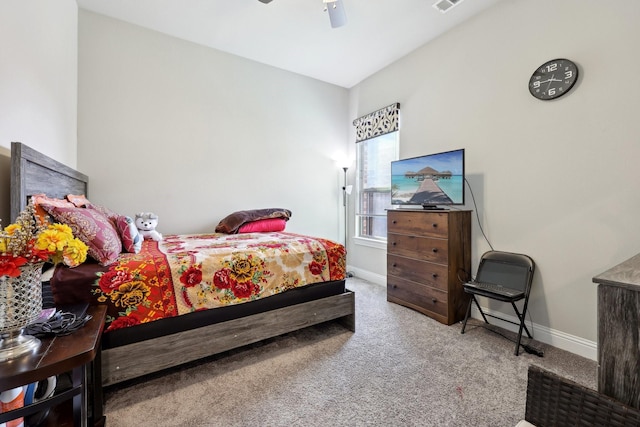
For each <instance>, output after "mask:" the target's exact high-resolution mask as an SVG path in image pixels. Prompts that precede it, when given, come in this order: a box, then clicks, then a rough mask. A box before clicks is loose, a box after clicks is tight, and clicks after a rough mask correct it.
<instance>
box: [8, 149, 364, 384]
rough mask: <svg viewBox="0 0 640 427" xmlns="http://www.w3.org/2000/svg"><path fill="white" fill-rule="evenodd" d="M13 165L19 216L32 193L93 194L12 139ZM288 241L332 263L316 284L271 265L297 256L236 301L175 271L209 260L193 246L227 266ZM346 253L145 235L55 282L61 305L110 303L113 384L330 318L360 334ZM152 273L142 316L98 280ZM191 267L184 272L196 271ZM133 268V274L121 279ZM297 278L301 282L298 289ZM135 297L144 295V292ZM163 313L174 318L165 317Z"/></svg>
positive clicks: (106, 358)
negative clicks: (112, 257)
mask: <svg viewBox="0 0 640 427" xmlns="http://www.w3.org/2000/svg"><path fill="white" fill-rule="evenodd" d="M11 169H12V171H11V218H12V219H15V218H16V216H17V215H18V213H19V212H21V211H22V210H23V209H24V208H25V207H26V205H27V203H28V200H29V197H30V196H31V195H35V194H42V193H44V194H46V195H47V196H50V197H52V198H60V199H62V198H64V197H65V196H66V195H69V194H79V195H87V196H88V177H87V176H86V175H84V174H82V173H79V172H78V171H76V170H74V169H72V168H69V167H67V166H66V165H63V164H61V163H59V162H57V161H55V160H53V159H51V158H49V157H47V156H45V155H43V154H42V153H39V152H37V151H36V150H33V149H31V148H30V147H28V146H26V145H24V144H22V143H18V142H13V143H12V145H11ZM253 239H256V240H253ZM274 242H276V243H274ZM288 242H292V243H293V242H296V243H297V244H298V245H302V246H305V245H306V246H309V247H310V248H312V250H314V251H315V252H314V255H313V260H314V261H313V262H315V261H318V262H320V263H321V264H322V263H325V264H327V265H325V267H326V268H325V269H324V270H322V272H321V271H320V268H319V267H318V271H317V272H314V273H315V274H316V276H317V277H316V278H315V279H314V280H309V279H308V278H300V277H298V276H296V277H298V279H301V280H292V276H291V274H294V275H295V274H296V273H291V274H289V275H287V274H285V275H277V274H275V273H274V271H273V270H279V269H281V267H282V265H288V264H290V263H291V260H288V261H286V262H285V261H274V262H277V263H278V264H277V265H278V266H277V267H274V266H275V265H276V264H264V265H263V264H260V266H261V267H260V268H261V269H259V271H260V274H261V276H260V283H261V284H262V283H264V284H265V286H264V288H265V289H267V288H268V289H269V291H268V292H265V294H264V295H263V297H261V298H258V295H257V294H258V291H257V290H256V289H253V290H252V289H251V288H249V289H246V288H245V289H241V290H240V292H241V293H240V295H239V296H238V298H235V296H236V295H237V294H235V293H231V292H230V289H222V290H218V289H217V290H216V291H220V292H221V293H218V294H215V296H213V295H214V294H213V293H212V292H208V291H211V290H210V289H199V288H198V289H191V288H190V286H185V283H188V282H185V281H184V280H183V278H182V276H180V274H179V273H176V270H175V269H176V265H178V268H179V264H180V262H183V263H184V260H185V259H194V257H195V258H196V259H198V258H197V257H199V256H201V255H197V254H196V255H194V253H195V252H194V251H193V248H194V247H198V248H200V247H207V248H209V249H211V250H213V251H220V250H222V251H223V252H225V251H226V253H227V255H228V256H227V261H216V262H218V263H220V262H227V264H228V263H229V262H230V261H229V256H231V255H233V256H235V257H240V258H242V260H243V262H245V263H247V262H248V261H247V259H249V260H255V255H252V253H251V252H250V251H251V250H253V249H252V248H254V247H256V246H257V247H260V250H261V251H262V252H265V253H266V252H268V250H269V249H270V248H271V247H272V246H273V247H275V248H277V249H279V252H280V253H286V250H285V249H283V248H284V246H280V245H284V244H285V243H286V244H289V243H288ZM229 245H232V246H229ZM320 253H322V254H324V255H322V256H321V255H318V254H320ZM344 257H345V252H344V247H343V246H342V245H340V244H337V243H335V242H331V241H329V240H325V239H319V238H315V237H310V236H302V235H298V234H293V233H287V232H276V233H249V234H246V235H235V234H233V235H221V234H219V233H210V234H206V235H205V234H203V235H184V236H176V235H166V236H165V239H163V240H162V241H160V242H157V241H153V240H145V241H144V243H143V246H142V250H141V251H140V252H139V253H137V254H132V253H124V252H123V253H122V254H121V255H119V256H118V258H117V260H116V261H115V262H113V263H112V264H110V265H107V266H104V265H100V264H98V263H93V262H89V261H88V262H87V263H85V264H83V265H81V266H79V267H76V268H73V269H69V268H67V267H61V266H58V267H56V269H55V271H54V272H53V274H52V277H51V288H52V292H53V294H54V297H55V301H56V304H64V305H67V304H77V303H82V302H85V301H86V302H89V303H90V304H99V303H102V304H110V307H109V308H108V313H110V314H109V316H108V324H107V325H105V332H104V334H103V337H102V384H103V386H109V385H113V384H117V383H120V382H122V381H127V380H131V379H134V378H138V377H141V376H143V375H147V374H150V373H154V372H158V371H160V370H163V369H167V368H171V367H175V366H178V365H181V364H184V363H187V362H191V361H194V360H198V359H202V358H204V357H207V356H211V355H214V354H217V353H221V352H224V351H228V350H231V349H234V348H238V347H242V346H245V345H248V344H251V343H255V342H258V341H262V340H265V339H268V338H272V337H275V336H278V335H282V334H285V333H288V332H292V331H295V330H298V329H302V328H305V327H308V326H312V325H316V324H320V323H324V322H329V321H335V322H339V323H340V324H342V325H343V326H344V327H346V328H347V329H349V330H351V331H355V295H354V293H353V292H351V291H349V290H348V289H347V288H346V287H345V280H344V276H345V275H344V262H345V258H344ZM204 258H207V257H204ZM252 262H253V261H252ZM255 262H257V263H265V262H267V261H255ZM269 262H270V261H269ZM172 263H173V264H174V265H173V266H172ZM199 265H203V264H202V263H201V264H199ZM202 268H203V270H204V269H205V267H202ZM207 268H210V267H207ZM172 269H173V270H172ZM308 269H310V270H313V268H312V267H309V268H308ZM150 270H153V271H155V273H154V274H156V273H158V272H159V275H158V278H156V279H154V281H153V283H154V286H155V287H154V289H151V290H150V291H149V289H150V287H149V288H145V289H146V290H147V291H148V292H147V294H150V293H156V294H158V298H159V299H158V300H155V301H151V302H147V303H145V304H139V305H137V306H136V307H141V311H140V312H139V313H134V314H135V316H131V310H129V309H126V310H125V309H124V304H123V303H122V300H118V299H116V298H114V297H113V295H111V294H109V293H108V289H107V290H105V289H104V287H101V286H100V279H103V282H105V280H106V279H105V278H107V277H108V276H109V275H111V276H114V277H115V275H120V276H119V277H120V278H119V279H118V280H132V279H131V278H132V277H133V276H135V277H137V278H139V277H140V274H141V272H142V273H144V274H143V275H147V273H148V274H151V272H150ZM184 270H185V268H183V270H182V275H183V276H184V275H185V274H187V273H188V272H185V271H184ZM285 270H286V269H285ZM127 272H135V273H132V274H130V275H129V276H128V279H127V278H126V277H125V278H124V279H123V278H122V276H123V275H124V276H126V275H127V274H126V273H127ZM176 274H178V275H176ZM256 274H257V273H256ZM213 277H214V280H212V283H213V281H216V283H217V284H220V283H226V282H225V280H226V279H225V278H224V277H221V278H220V277H215V275H214V276H213ZM283 277H284V278H283ZM180 281H183V282H184V283H182V284H181V283H179V282H180ZM296 281H297V282H301V286H293V285H292V282H296ZM267 282H270V284H269V285H268V286H267V285H266V284H267ZM172 284H173V287H172ZM132 286H133V285H132ZM221 287H223V288H224V287H225V286H221ZM205 288H206V287H205ZM226 288H228V287H226ZM262 288H263V286H262V285H261V286H260V289H262ZM274 289H275V290H274ZM254 291H255V292H254ZM234 292H235V291H234ZM242 292H244V293H242ZM252 292H253V293H252ZM147 294H145V295H144V296H145V297H147V296H148V295H147ZM132 295H134V296H135V295H137V297H140V293H139V292H138V293H137V294H136V293H133V294H132ZM234 298H235V299H234ZM229 299H232V300H233V301H230V304H221V301H222V302H225V301H223V300H229ZM226 302H229V301H226ZM220 305H222V306H220ZM163 310H164V311H166V312H167V313H168V314H162V315H158V312H159V311H163ZM140 313H142V314H140ZM141 319H142V320H141ZM132 320H133V321H132Z"/></svg>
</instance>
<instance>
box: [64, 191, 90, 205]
mask: <svg viewBox="0 0 640 427" xmlns="http://www.w3.org/2000/svg"><path fill="white" fill-rule="evenodd" d="M66 198H67V200H68V201H70V202H71V203H73V205H74V206H77V207H79V208H83V207H85V206H87V205H90V204H91V202H90V201H89V199H87V197H86V196H85V195H84V194H80V195H76V194H67V195H66Z"/></svg>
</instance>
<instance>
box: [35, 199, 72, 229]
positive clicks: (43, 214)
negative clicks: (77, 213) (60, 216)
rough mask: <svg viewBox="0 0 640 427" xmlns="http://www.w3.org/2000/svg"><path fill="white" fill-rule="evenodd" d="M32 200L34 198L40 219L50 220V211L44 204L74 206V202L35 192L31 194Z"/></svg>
mask: <svg viewBox="0 0 640 427" xmlns="http://www.w3.org/2000/svg"><path fill="white" fill-rule="evenodd" d="M31 200H33V205H34V206H35V208H36V216H37V217H38V218H39V219H40V221H43V222H48V216H49V215H48V213H47V211H46V209H44V207H43V205H45V204H46V205H50V206H63V207H68V208H72V207H73V204H72V203H71V202H68V201H67V200H64V199H55V198H53V197H47V195H46V194H34V195H32V196H31Z"/></svg>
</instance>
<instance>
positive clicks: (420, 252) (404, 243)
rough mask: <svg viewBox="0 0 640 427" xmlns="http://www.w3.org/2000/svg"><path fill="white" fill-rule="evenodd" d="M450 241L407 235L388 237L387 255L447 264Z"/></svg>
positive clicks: (390, 234) (390, 235) (391, 235)
mask: <svg viewBox="0 0 640 427" xmlns="http://www.w3.org/2000/svg"><path fill="white" fill-rule="evenodd" d="M448 250H449V241H448V240H445V239H433V238H430V237H416V236H408V235H406V234H392V233H389V234H388V235H387V253H390V254H393V255H401V256H404V257H407V258H415V259H420V260H423V261H431V262H436V263H439V264H446V263H447V259H448V255H449V254H448Z"/></svg>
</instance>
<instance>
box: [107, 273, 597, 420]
mask: <svg viewBox="0 0 640 427" xmlns="http://www.w3.org/2000/svg"><path fill="white" fill-rule="evenodd" d="M347 283H348V287H349V289H351V290H353V291H355V293H356V313H357V314H356V332H355V333H352V332H350V331H348V330H346V329H344V328H343V327H341V326H340V325H338V324H335V323H329V324H324V325H318V326H315V327H311V328H307V329H305V330H303V331H298V332H294V333H290V334H287V335H285V336H282V337H278V338H274V339H270V340H267V341H265V342H263V343H259V344H256V345H252V346H248V347H245V348H242V349H240V350H234V351H231V352H227V353H224V354H223V355H220V356H216V357H213V358H210V359H207V360H206V361H202V362H200V363H194V364H190V365H189V366H186V367H183V368H180V369H175V370H172V371H169V372H165V373H163V374H160V375H154V376H152V377H147V378H145V379H143V380H142V381H136V382H134V383H130V384H127V385H125V386H114V387H112V388H108V389H106V391H105V398H106V407H105V412H106V416H107V426H108V427H118V426H123V427H125V426H126V427H130V426H155V427H161V426H225V427H226V426H305V427H307V426H492V427H500V426H505V427H506V426H515V424H516V423H517V422H518V421H519V420H521V419H523V418H524V410H525V396H526V378H527V367H528V366H529V364H536V365H539V366H542V367H544V368H546V369H549V370H551V371H554V372H556V373H558V374H560V375H563V376H566V377H568V378H570V379H572V380H574V381H576V382H578V383H581V384H584V385H586V386H588V387H591V388H595V386H596V362H594V361H591V360H587V359H585V358H582V357H579V356H576V355H573V354H571V353H567V352H565V351H562V350H558V349H556V348H552V347H548V346H544V345H542V344H539V343H535V345H536V346H537V347H539V348H541V349H543V350H544V352H545V354H544V357H542V358H540V357H537V356H534V355H531V354H527V353H522V354H521V355H520V356H518V357H516V356H514V355H513V350H514V346H515V344H513V343H511V342H510V341H508V340H506V339H505V338H503V337H501V336H499V335H497V334H495V333H493V332H491V331H488V330H487V329H485V328H482V327H479V326H476V325H479V323H478V322H474V325H471V327H469V326H467V332H466V333H465V334H464V335H461V334H460V325H452V326H445V325H442V324H440V323H438V322H436V321H434V320H432V319H430V318H428V317H426V316H424V315H422V314H420V313H418V312H415V311H413V310H410V309H408V308H405V307H402V306H399V305H396V304H392V303H388V302H387V301H386V289H385V288H384V287H382V286H379V285H375V284H372V283H369V282H366V281H364V280H360V279H357V278H350V279H348V282H347ZM594 315H595V313H594ZM534 320H535V319H534Z"/></svg>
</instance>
